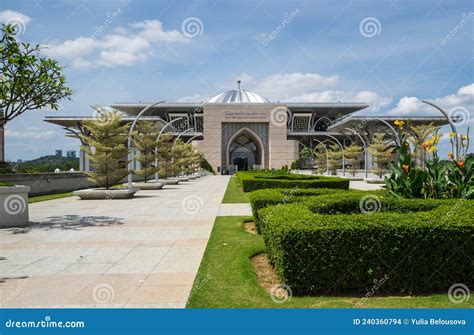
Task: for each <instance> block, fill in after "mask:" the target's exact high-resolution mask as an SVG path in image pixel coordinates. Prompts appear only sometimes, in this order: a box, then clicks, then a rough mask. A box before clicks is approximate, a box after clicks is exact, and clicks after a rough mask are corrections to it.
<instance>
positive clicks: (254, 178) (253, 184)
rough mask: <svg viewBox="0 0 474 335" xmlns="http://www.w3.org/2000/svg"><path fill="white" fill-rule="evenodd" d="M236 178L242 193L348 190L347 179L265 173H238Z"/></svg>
mask: <svg viewBox="0 0 474 335" xmlns="http://www.w3.org/2000/svg"><path fill="white" fill-rule="evenodd" d="M237 176H238V178H239V180H240V184H241V185H242V188H243V190H244V192H252V191H255V190H260V189H264V188H286V189H290V188H335V189H348V188H349V180H348V179H343V178H337V177H323V176H309V175H297V174H280V175H268V174H265V173H249V172H239V173H238V174H237Z"/></svg>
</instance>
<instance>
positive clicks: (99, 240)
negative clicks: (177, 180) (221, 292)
mask: <svg viewBox="0 0 474 335" xmlns="http://www.w3.org/2000/svg"><path fill="white" fill-rule="evenodd" d="M228 181H229V177H228V176H207V177H204V178H200V179H197V180H195V181H190V182H186V183H183V184H180V185H173V186H168V187H167V188H165V189H163V190H160V191H140V192H139V193H137V197H136V198H134V199H131V200H96V201H84V200H82V201H81V200H78V199H77V198H76V197H70V198H63V199H58V200H51V201H46V202H40V203H35V204H31V205H30V220H31V221H33V222H35V224H32V225H30V226H29V227H27V228H25V229H19V228H16V229H2V230H0V274H1V278H0V297H1V301H0V305H1V306H2V307H184V306H185V305H186V301H187V299H188V296H189V295H190V292H191V287H192V284H193V281H194V278H195V275H196V273H197V270H198V267H199V264H200V262H201V258H202V255H203V253H204V250H205V248H206V244H207V241H208V239H209V235H210V233H211V230H212V226H213V223H214V219H215V217H216V215H217V214H218V211H219V207H220V204H221V201H222V198H223V195H224V192H225V189H226V187H227V183H228Z"/></svg>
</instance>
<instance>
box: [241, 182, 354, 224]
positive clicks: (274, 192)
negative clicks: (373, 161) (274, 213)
mask: <svg viewBox="0 0 474 335" xmlns="http://www.w3.org/2000/svg"><path fill="white" fill-rule="evenodd" d="M341 192H344V193H345V194H351V193H355V192H357V191H352V190H349V191H344V190H339V189H329V188H315V189H312V188H309V189H283V188H267V189H262V190H257V191H253V192H251V193H250V205H251V206H252V213H253V216H254V218H255V225H256V228H257V231H258V232H260V225H261V220H260V216H259V211H260V210H261V209H262V208H265V207H268V206H275V205H278V204H285V203H293V202H300V201H305V200H306V199H308V197H311V196H320V195H329V194H334V193H341ZM357 193H360V192H357Z"/></svg>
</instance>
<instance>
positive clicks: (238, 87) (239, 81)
mask: <svg viewBox="0 0 474 335" xmlns="http://www.w3.org/2000/svg"><path fill="white" fill-rule="evenodd" d="M241 82H242V81H241V80H240V79H239V80H237V89H238V90H239V91H240V83H241Z"/></svg>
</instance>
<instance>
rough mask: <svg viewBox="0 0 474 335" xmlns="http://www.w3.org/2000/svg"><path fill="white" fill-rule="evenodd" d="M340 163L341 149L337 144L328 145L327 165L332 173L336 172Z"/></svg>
mask: <svg viewBox="0 0 474 335" xmlns="http://www.w3.org/2000/svg"><path fill="white" fill-rule="evenodd" d="M341 165H342V151H341V148H339V146H338V145H337V144H332V145H331V146H329V150H328V166H329V170H330V171H331V172H332V173H333V174H336V173H337V169H338V168H340V167H341Z"/></svg>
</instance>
